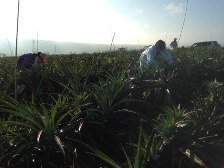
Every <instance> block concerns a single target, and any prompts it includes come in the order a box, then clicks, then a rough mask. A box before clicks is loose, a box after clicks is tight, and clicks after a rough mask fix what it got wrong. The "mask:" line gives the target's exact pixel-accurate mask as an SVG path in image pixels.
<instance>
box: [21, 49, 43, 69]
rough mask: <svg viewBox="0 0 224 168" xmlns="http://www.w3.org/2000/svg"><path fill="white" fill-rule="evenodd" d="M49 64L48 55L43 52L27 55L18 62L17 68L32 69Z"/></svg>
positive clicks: (22, 56)
mask: <svg viewBox="0 0 224 168" xmlns="http://www.w3.org/2000/svg"><path fill="white" fill-rule="evenodd" d="M46 63H47V55H46V54H43V53H42V52H38V53H26V54H23V55H21V56H20V57H19V58H18V60H17V68H19V69H20V68H22V69H31V68H32V67H33V66H37V65H40V64H46Z"/></svg>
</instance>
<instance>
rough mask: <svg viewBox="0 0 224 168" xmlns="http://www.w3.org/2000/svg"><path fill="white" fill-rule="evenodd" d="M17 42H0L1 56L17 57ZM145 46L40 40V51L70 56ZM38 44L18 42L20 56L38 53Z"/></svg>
mask: <svg viewBox="0 0 224 168" xmlns="http://www.w3.org/2000/svg"><path fill="white" fill-rule="evenodd" d="M15 45H16V44H15V41H8V40H7V39H6V40H0V54H1V53H3V54H6V55H7V56H14V55H15ZM143 47H144V45H131V44H115V45H112V46H111V45H110V44H91V43H74V42H58V41H47V40H38V51H41V52H45V53H49V54H70V53H77V54H79V53H93V52H103V51H109V50H110V49H111V50H117V49H118V48H126V49H127V50H132V49H142V48H143ZM36 51H37V43H36V41H33V40H20V41H18V50H17V52H18V55H21V54H24V53H28V52H36Z"/></svg>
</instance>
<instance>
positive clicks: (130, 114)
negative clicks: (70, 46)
mask: <svg viewBox="0 0 224 168" xmlns="http://www.w3.org/2000/svg"><path fill="white" fill-rule="evenodd" d="M141 52H142V51H141V50H130V51H111V52H99V53H92V54H89V53H82V54H70V55H50V56H49V59H48V62H49V63H48V64H46V65H44V66H36V67H33V68H32V69H31V70H26V71H24V70H18V71H16V73H15V62H16V60H15V58H14V57H1V58H0V67H1V68H0V137H1V138H0V167H1V168H26V167H27V168H28V167H30V168H31V167H32V168H40V167H43V168H54V167H56V168H196V167H197V168H222V167H224V160H223V156H224V48H223V47H219V48H213V47H207V48H178V49H175V50H170V53H171V55H172V56H173V59H174V63H173V65H172V67H169V68H166V66H165V62H163V60H162V59H161V60H159V64H158V65H156V66H150V67H149V68H147V69H140V68H139V57H140V54H141ZM158 59H160V58H158ZM15 83H16V84H17V85H24V86H25V88H24V89H23V90H22V91H21V92H20V93H17V94H16V92H15ZM15 94H16V95H15Z"/></svg>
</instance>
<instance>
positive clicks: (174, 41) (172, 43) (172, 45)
mask: <svg viewBox="0 0 224 168" xmlns="http://www.w3.org/2000/svg"><path fill="white" fill-rule="evenodd" d="M170 47H171V48H172V49H175V48H177V47H178V44H177V38H174V40H173V41H172V42H171V43H170Z"/></svg>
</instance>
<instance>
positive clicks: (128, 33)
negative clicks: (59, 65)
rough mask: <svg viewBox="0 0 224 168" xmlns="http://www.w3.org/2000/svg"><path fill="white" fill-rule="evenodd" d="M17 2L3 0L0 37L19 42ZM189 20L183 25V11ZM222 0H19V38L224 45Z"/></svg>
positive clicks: (86, 41)
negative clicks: (209, 42) (177, 41)
mask: <svg viewBox="0 0 224 168" xmlns="http://www.w3.org/2000/svg"><path fill="white" fill-rule="evenodd" d="M17 5H18V1H17V0H0V39H10V40H11V39H15V38H16V18H17V7H18V6H17ZM186 7H187V13H186V19H185V23H184V27H183V30H182V34H181V29H182V26H183V21H184V16H185V11H186ZM223 8H224V0H188V6H187V0H20V15H19V39H20V40H21V39H37V34H38V39H41V40H53V41H54V40H55V41H72V42H84V43H98V44H110V43H111V41H112V37H113V34H114V33H115V36H114V44H142V45H147V44H154V43H155V42H156V41H157V40H158V39H162V40H164V41H166V42H167V43H170V42H171V41H172V40H173V38H174V37H176V38H178V39H179V38H180V42H179V45H180V46H181V45H190V44H192V43H194V42H198V41H205V40H217V41H218V42H219V43H220V44H221V45H224V10H223Z"/></svg>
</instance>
